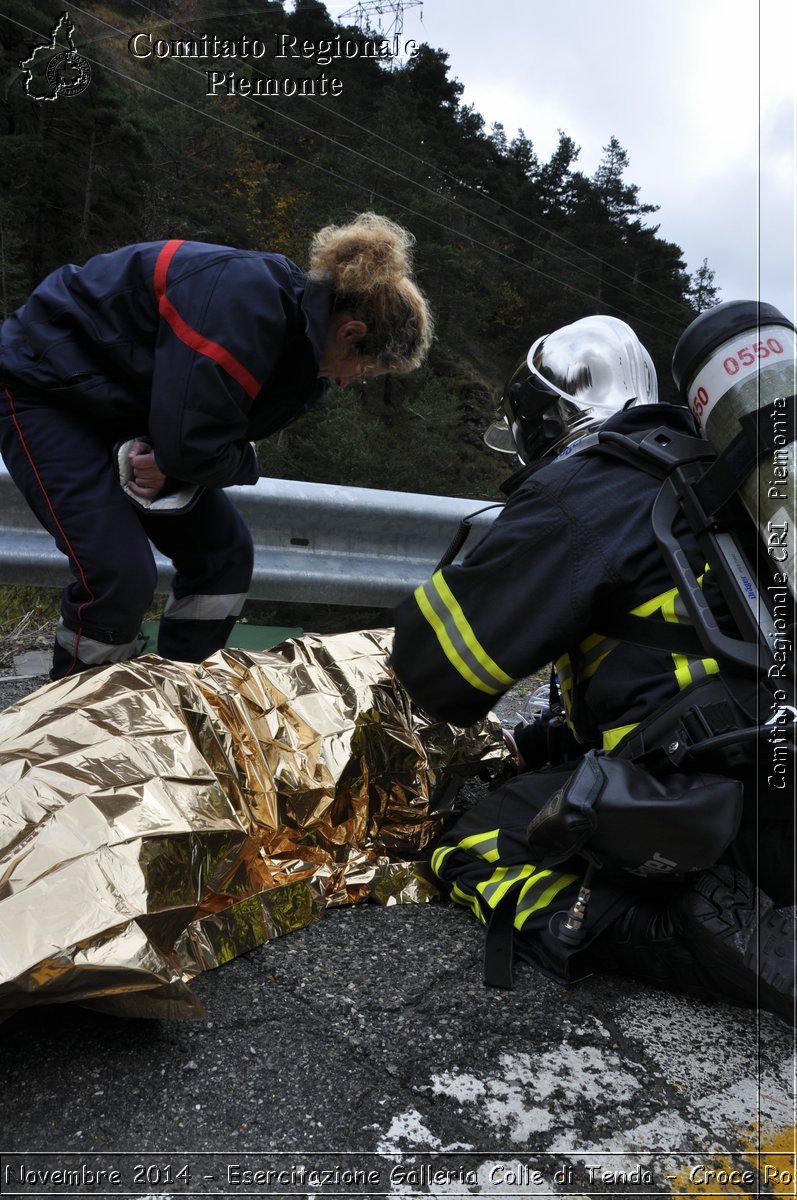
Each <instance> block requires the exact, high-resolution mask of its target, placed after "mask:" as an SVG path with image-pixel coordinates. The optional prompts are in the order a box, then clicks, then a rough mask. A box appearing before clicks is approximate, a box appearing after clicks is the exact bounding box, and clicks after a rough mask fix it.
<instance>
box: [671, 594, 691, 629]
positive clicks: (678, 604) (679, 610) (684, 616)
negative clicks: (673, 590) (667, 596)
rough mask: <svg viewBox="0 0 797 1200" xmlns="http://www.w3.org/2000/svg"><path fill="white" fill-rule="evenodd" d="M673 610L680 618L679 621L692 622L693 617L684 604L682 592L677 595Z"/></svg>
mask: <svg viewBox="0 0 797 1200" xmlns="http://www.w3.org/2000/svg"><path fill="white" fill-rule="evenodd" d="M672 610H673V612H674V613H675V615H676V617H677V618H678V621H679V622H681V623H683V624H684V625H691V624H692V622H691V619H690V617H689V613H688V612H687V609H686V605H685V604H684V602H683V600H682V599H681V593H680V592H678V594H677V595H676V597H675V601H674V603H673V606H672Z"/></svg>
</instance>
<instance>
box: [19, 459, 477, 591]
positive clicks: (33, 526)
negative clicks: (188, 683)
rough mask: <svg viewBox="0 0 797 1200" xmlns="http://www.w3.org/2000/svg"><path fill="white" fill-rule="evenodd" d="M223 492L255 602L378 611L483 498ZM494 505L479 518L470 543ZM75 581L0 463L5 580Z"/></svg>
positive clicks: (278, 485)
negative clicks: (249, 558) (248, 541)
mask: <svg viewBox="0 0 797 1200" xmlns="http://www.w3.org/2000/svg"><path fill="white" fill-rule="evenodd" d="M227 494H228V495H229V497H230V499H231V500H232V502H233V503H234V504H235V506H236V507H237V508H238V509H239V511H240V512H241V514H242V515H243V517H244V519H245V520H246V522H247V524H248V526H249V528H250V529H251V531H252V535H253V538H254V542H255V570H254V576H253V579H252V587H251V589H250V593H249V594H250V596H251V597H252V598H253V599H257V600H273V601H290V602H294V603H311V604H312V603H316V604H342V605H356V606H357V607H369V606H374V607H380V608H382V607H385V608H387V607H391V606H392V605H394V604H396V603H398V601H399V600H401V599H402V598H403V597H404V596H406V595H407V593H408V592H410V591H412V589H413V588H414V587H416V586H417V585H418V584H419V583H420V582H422V581H423V580H424V579H426V578H428V576H429V575H430V574H431V572H432V570H433V569H434V567H435V566H436V565H437V563H438V561H439V560H440V557H441V556H442V555H443V554H444V552H445V551H446V549H447V548H448V546H449V545H450V543H451V539H452V538H453V537H454V535H455V533H456V531H457V529H458V527H459V523H460V521H462V519H463V518H464V517H467V516H469V515H470V514H471V513H473V512H475V511H476V510H477V509H479V508H481V507H483V503H484V502H483V501H479V500H466V499H462V498H459V497H450V496H425V495H421V494H418V493H415V492H389V491H380V490H378V489H376V488H355V487H340V486H338V485H336V484H320V483H297V482H295V481H294V480H287V479H261V480H259V482H258V483H257V484H255V486H254V487H233V488H228V489H227ZM498 511H499V510H498V509H492V510H490V511H488V512H486V513H483V514H481V515H480V516H478V517H476V518H474V521H473V528H472V531H471V534H470V536H469V538H468V542H467V549H470V547H471V546H474V545H476V543H477V542H478V541H479V540H480V539H481V538H482V537H483V536H484V534H485V533H486V531H487V529H489V527H490V525H491V524H492V522H493V520H494V519H495V516H496V514H497V512H498ZM164 519H165V520H167V519H168V518H164ZM155 558H156V561H157V563H158V591H161V592H166V591H168V590H169V580H170V578H171V567H170V564H169V563H168V562H167V560H166V559H164V558H162V557H161V556H160V555H158V554H156V555H155ZM69 579H70V574H69V567H68V565H67V560H66V558H65V557H64V556H63V555H62V554H60V553H59V551H58V550H57V549H56V547H55V545H54V544H53V541H52V538H51V537H50V535H49V534H48V533H46V532H45V531H44V530H43V529H42V528H41V526H40V525H39V524H38V522H37V521H36V519H35V517H34V516H33V514H32V513H31V512H30V510H29V509H28V506H27V504H26V503H25V501H24V499H23V498H22V496H21V494H20V493H19V491H18V490H17V488H16V486H15V485H14V483H13V481H12V480H11V478H10V476H9V474H8V471H7V470H6V468H5V466H4V465H3V463H2V461H1V460H0V582H1V583H16V584H22V583H24V584H31V585H34V586H39V587H59V586H62V585H63V584H64V583H67V582H68V581H69Z"/></svg>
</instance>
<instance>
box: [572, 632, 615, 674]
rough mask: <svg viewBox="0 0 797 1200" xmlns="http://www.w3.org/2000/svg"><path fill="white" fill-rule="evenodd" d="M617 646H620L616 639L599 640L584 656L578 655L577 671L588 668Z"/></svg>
mask: <svg viewBox="0 0 797 1200" xmlns="http://www.w3.org/2000/svg"><path fill="white" fill-rule="evenodd" d="M619 645H620V643H619V641H618V639H617V638H608V637H605V638H601V640H600V641H599V642H596V643H595V645H594V646H592V647H591V648H590V649H589V650H587V652H586V653H585V654H582V653H579V656H578V667H579V670H580V671H583V670H584V669H585V668H586V667H589V666H590V665H591V664H592V663H594V662H595V661H596V660H597V659H599V658H602V657H603V656H604V655H605V654H608V653H609V652H610V651H611V650H614V648H615V646H619Z"/></svg>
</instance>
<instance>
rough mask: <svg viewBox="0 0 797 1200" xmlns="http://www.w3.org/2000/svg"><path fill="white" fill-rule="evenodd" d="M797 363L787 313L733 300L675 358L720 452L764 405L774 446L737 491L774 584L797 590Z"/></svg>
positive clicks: (689, 333) (690, 334) (705, 317)
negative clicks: (796, 429)
mask: <svg viewBox="0 0 797 1200" xmlns="http://www.w3.org/2000/svg"><path fill="white" fill-rule="evenodd" d="M796 362H797V331H795V328H794V326H793V325H792V323H791V322H790V321H789V320H788V319H787V318H786V317H784V315H783V313H781V312H780V311H779V310H778V309H777V308H775V307H774V306H773V305H771V304H761V303H758V302H757V301H755V300H731V301H728V302H727V303H725V304H718V305H717V306H716V308H710V309H708V310H707V311H706V312H704V313H701V314H700V316H699V317H697V318H696V320H694V321H693V322H692V324H691V325H690V326H689V327H688V328H687V329H686V330H685V331H684V333H683V334H682V335H681V337H680V339H679V341H678V345H677V346H676V347H675V354H674V355H673V363H672V371H673V378H674V379H675V384H676V387H677V388H678V390H679V392H680V393H681V396H682V398H683V400H684V402H685V403H686V404H688V406H689V408H690V409H691V410H692V413H693V414H694V416H695V418H696V419H697V422H698V424H699V426H700V431H701V433H702V434H703V436H704V437H705V438H706V439H707V440H708V442H710V444H711V445H712V447H713V448H714V449H715V450H716V451H717V453H721V452H722V451H723V450H725V448H726V447H727V446H728V445H729V444H730V443H731V442H732V441H733V440H734V438H735V437H736V436H737V434H739V433H740V432H741V429H742V426H741V424H740V419H741V418H742V417H744V416H745V415H746V414H748V413H756V412H757V411H758V410H760V409H765V410H766V414H765V423H766V430H767V432H771V434H772V442H773V448H772V449H771V450H768V451H767V452H766V453H765V454H764V455H763V457H762V458H761V459H760V461H759V463H758V466H757V469H756V467H753V468H752V469H751V470H750V473H749V474H748V475H747V477H746V479H744V481H742V483H741V486H740V489H739V494H740V496H741V498H742V500H743V502H744V505H745V507H746V509H747V511H748V512H749V513H750V516H751V517H752V519H753V521H755V522H756V524H757V525H758V529H759V533H760V535H761V539H762V541H763V544H764V546H765V548H766V552H767V555H768V556H769V558H770V561H771V566H772V570H773V572H774V573H775V577H776V582H777V583H779V584H781V585H782V586H783V585H787V586H788V587H789V589H790V590H791V593H792V595H793V596H797V538H796V537H795V518H796V517H797V513H795V496H796V495H797V454H796V453H795V444H794V442H793V441H792V440H791V436H792V435H791V432H790V431H791V430H792V429H793V417H794V406H795V404H797V398H795V364H796ZM770 423H771V425H770Z"/></svg>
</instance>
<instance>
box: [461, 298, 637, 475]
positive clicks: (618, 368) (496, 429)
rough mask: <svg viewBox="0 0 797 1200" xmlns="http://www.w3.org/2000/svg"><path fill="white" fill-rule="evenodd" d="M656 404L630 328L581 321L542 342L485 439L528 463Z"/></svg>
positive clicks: (515, 376) (516, 376)
mask: <svg viewBox="0 0 797 1200" xmlns="http://www.w3.org/2000/svg"><path fill="white" fill-rule="evenodd" d="M657 400H658V385H657V382H656V371H655V368H654V366H653V362H652V361H651V357H650V355H649V354H648V352H647V350H646V349H645V347H644V346H643V345H642V343H641V342H640V341H639V339H638V338H637V336H636V334H635V333H634V331H633V329H631V327H630V326H629V325H626V323H625V321H620V320H619V319H618V318H617V317H607V316H595V317H584V318H583V319H582V320H580V321H574V322H573V324H572V325H565V326H563V327H562V328H561V329H557V330H556V331H555V332H554V333H548V334H544V335H543V336H542V337H540V338H537V341H536V342H534V344H533V346H532V347H531V349H530V350H529V352H528V354H527V356H526V357H525V358H524V359H521V361H520V362H519V363H518V365H517V367H516V368H515V370H514V371H513V373H512V374H511V375H510V377H509V379H508V380H507V383H506V385H505V387H504V392H503V396H502V398H501V407H502V410H503V419H502V420H499V421H497V422H495V423H494V424H493V425H491V426H490V428H489V429H488V430H487V433H486V434H485V437H484V440H485V442H486V443H487V445H488V446H490V447H491V448H492V449H493V450H499V451H501V452H503V453H511V454H517V455H518V456H519V457H520V458H521V459H522V460H523V462H526V463H529V462H533V461H534V460H535V459H538V458H542V457H543V456H544V455H550V454H557V453H559V452H561V451H562V450H563V449H564V448H565V447H566V446H568V445H570V443H571V442H573V441H575V440H576V439H577V438H581V437H582V436H583V435H584V434H587V433H592V432H594V431H596V430H598V429H599V428H600V427H601V425H603V423H604V422H605V421H606V420H608V418H609V417H611V416H613V415H614V414H615V413H617V412H620V411H621V410H622V409H624V408H630V407H631V405H632V404H655V403H656V402H657Z"/></svg>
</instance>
